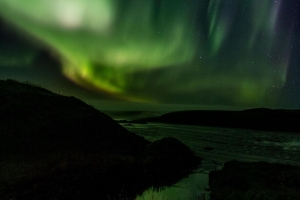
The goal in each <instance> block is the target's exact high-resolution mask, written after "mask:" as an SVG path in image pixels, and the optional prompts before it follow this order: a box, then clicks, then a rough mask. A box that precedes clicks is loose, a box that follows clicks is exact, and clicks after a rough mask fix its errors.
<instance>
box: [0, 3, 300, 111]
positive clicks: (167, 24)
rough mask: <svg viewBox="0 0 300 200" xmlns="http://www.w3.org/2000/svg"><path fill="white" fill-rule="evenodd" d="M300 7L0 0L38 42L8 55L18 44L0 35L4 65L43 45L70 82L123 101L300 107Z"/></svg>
mask: <svg viewBox="0 0 300 200" xmlns="http://www.w3.org/2000/svg"><path fill="white" fill-rule="evenodd" d="M299 6H300V2H299V0H289V1H284V0H275V1H274V0H264V1H261V0H198V1H197V0H196V1H195V0H185V1H179V0H142V1H137V0H128V1H123V0H89V1H86V0H26V1H24V0H0V16H1V17H2V19H3V21H5V22H6V23H7V24H9V25H10V26H12V27H13V28H14V29H12V30H13V31H15V32H17V33H18V34H19V35H25V39H24V40H26V43H32V45H33V47H32V49H30V48H26V49H28V50H27V51H25V52H24V49H22V48H21V50H20V48H18V49H19V51H17V53H18V54H17V56H11V55H10V54H11V52H16V51H3V49H7V47H6V46H9V45H16V44H15V42H14V43H13V44H12V43H11V44H10V43H9V42H7V41H4V39H6V38H5V37H2V39H3V41H4V42H2V43H1V44H2V45H3V44H4V45H5V46H2V47H0V50H1V49H2V51H1V52H3V53H2V55H1V56H0V73H2V74H3V75H2V76H4V78H10V77H9V76H8V75H5V73H4V72H5V71H7V70H8V68H13V66H12V65H20V63H24V66H25V67H26V66H27V67H28V68H30V66H28V65H30V62H34V61H33V60H34V57H35V56H36V55H37V54H38V53H37V52H38V51H39V49H40V48H42V49H44V50H46V51H48V52H49V53H50V54H54V55H56V56H55V58H56V59H58V60H59V63H60V64H59V65H60V66H55V67H56V69H57V67H59V68H60V71H61V73H62V74H64V76H65V77H66V78H67V79H68V80H71V81H72V82H74V83H75V84H76V85H78V86H80V87H83V88H85V89H87V90H89V91H90V90H91V91H92V92H94V93H95V92H97V93H100V94H101V95H102V96H105V94H108V95H109V98H113V99H118V100H120V101H130V102H153V103H154V102H155V103H177V104H193V105H210V106H214V105H218V106H220V105H224V106H241V107H243V106H244V107H276V108H283V107H284V108H300V103H298V101H297V99H298V98H299V97H300V94H298V93H299V92H300V90H299V87H300V83H299V81H298V79H299V78H298V77H299V75H300V72H299V64H300V59H299V58H298V57H299V56H298V52H300V36H299V33H300V32H299V29H300V25H299V22H300V21H299V19H298V18H299V16H300V13H299V11H300V9H299ZM28 38H30V39H29V40H28ZM37 44H38V45H37ZM35 45H37V46H38V47H36V49H35V48H34V46H35ZM17 46H18V45H17ZM20 54H21V55H20ZM22 58H23V59H22ZM25 58H26V59H25ZM7 60H9V61H7ZM7 63H9V64H7ZM15 70H20V69H18V68H15ZM53 80H55V79H53ZM41 84H43V79H42V78H41ZM50 89H51V88H50Z"/></svg>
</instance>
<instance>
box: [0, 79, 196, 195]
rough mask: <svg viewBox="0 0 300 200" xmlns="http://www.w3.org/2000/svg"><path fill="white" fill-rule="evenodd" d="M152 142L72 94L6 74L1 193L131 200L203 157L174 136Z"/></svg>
mask: <svg viewBox="0 0 300 200" xmlns="http://www.w3.org/2000/svg"><path fill="white" fill-rule="evenodd" d="M150 144H151V143H150V142H149V141H147V140H145V139H144V138H142V137H140V136H137V135H136V134H134V133H131V132H129V131H127V130H126V129H125V128H123V127H122V126H120V125H119V124H117V123H116V122H115V121H114V120H112V119H111V118H110V117H108V116H107V115H105V114H103V113H101V112H100V111H98V110H96V109H94V108H93V107H92V106H89V105H87V104H85V103H84V102H82V101H80V100H78V99H76V98H74V97H66V96H61V95H58V94H55V93H52V92H50V91H48V90H46V89H43V88H41V87H38V86H35V85H32V84H28V83H27V84H24V83H19V82H17V81H13V80H6V81H3V80H2V81H1V80H0V148H1V149H0V150H1V151H0V199H116V198H118V199H119V198H122V199H125V198H126V199H132V198H133V197H135V195H136V194H138V193H140V192H142V191H143V190H144V189H146V188H147V187H149V186H152V185H154V186H159V185H166V184H171V183H174V182H175V181H178V180H179V179H180V178H182V177H183V176H185V175H187V173H189V172H190V171H191V170H192V169H193V168H195V167H197V165H198V164H199V163H200V159H199V158H198V157H196V156H194V154H193V153H192V152H191V151H188V150H186V148H184V147H182V144H181V143H180V142H179V141H177V140H176V139H174V138H166V139H164V140H163V142H156V143H153V144H154V145H150ZM148 146H149V147H150V149H151V151H150V150H148ZM156 148H157V151H159V150H160V149H165V148H166V149H170V151H174V152H176V153H173V154H171V155H172V156H171V157H170V155H169V154H165V155H161V156H160V157H159V159H155V157H154V156H155V155H154V154H153V152H154V151H155V149H156ZM172 149H173V150H172ZM182 149H184V151H182ZM181 151H182V152H181ZM178 152H180V153H178ZM177 154H178V155H180V156H179V157H178V156H177ZM164 156H166V157H168V166H175V167H173V168H172V169H170V168H167V169H166V167H165V168H163V166H162V165H163V164H164V163H161V162H160V160H164V158H163V157H164ZM149 161H151V162H149ZM178 163H180V164H179V165H177V164H178Z"/></svg>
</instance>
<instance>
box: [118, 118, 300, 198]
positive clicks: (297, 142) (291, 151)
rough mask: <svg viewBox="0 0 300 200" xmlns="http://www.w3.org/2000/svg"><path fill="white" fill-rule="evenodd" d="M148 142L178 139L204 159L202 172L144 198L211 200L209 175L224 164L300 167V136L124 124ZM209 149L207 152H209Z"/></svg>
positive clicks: (224, 129) (144, 195)
mask: <svg viewBox="0 0 300 200" xmlns="http://www.w3.org/2000/svg"><path fill="white" fill-rule="evenodd" d="M121 125H122V126H124V127H125V128H126V129H128V130H129V131H131V132H134V133H136V134H138V135H140V136H143V137H144V138H145V139H147V140H149V141H154V140H157V139H161V138H163V137H171V136H172V137H175V138H177V139H179V140H180V141H181V142H183V143H184V144H186V145H187V146H189V147H190V148H191V149H192V150H193V151H194V152H195V153H196V154H197V155H198V156H199V157H201V158H202V159H203V161H202V164H201V166H200V167H199V169H197V170H196V171H195V173H192V174H191V175H190V176H189V177H187V178H184V179H182V180H181V181H179V182H178V183H177V184H175V185H173V186H171V187H168V188H166V189H163V190H161V191H159V192H155V191H152V190H151V189H150V190H148V191H145V193H144V194H143V195H142V196H141V197H138V198H137V200H141V199H156V200H158V199H164V200H168V199H180V200H185V199H209V198H208V196H209V191H207V189H208V188H209V186H208V174H209V172H210V171H212V170H216V169H221V168H222V166H223V164H224V162H226V161H229V160H239V161H267V162H278V163H287V164H292V165H300V134H298V133H283V132H268V131H257V130H246V129H232V128H216V127H205V126H190V125H173V124H161V123H148V124H133V125H129V124H121ZM207 149H208V150H207Z"/></svg>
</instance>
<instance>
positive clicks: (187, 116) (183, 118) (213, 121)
mask: <svg viewBox="0 0 300 200" xmlns="http://www.w3.org/2000/svg"><path fill="white" fill-rule="evenodd" d="M133 122H161V123H169V124H186V125H199V126H213V127H228V128H241V129H254V130H263V131H282V132H300V111H299V110H283V109H268V108H255V109H249V110H244V111H220V110H188V111H177V112H170V113H167V114H163V115H161V116H159V117H152V118H144V119H139V120H134V121H133Z"/></svg>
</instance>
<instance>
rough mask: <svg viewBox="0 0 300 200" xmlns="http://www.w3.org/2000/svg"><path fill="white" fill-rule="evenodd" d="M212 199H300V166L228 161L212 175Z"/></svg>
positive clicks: (210, 181) (210, 183) (210, 179)
mask: <svg viewBox="0 0 300 200" xmlns="http://www.w3.org/2000/svg"><path fill="white" fill-rule="evenodd" d="M209 185H210V188H211V200H237V199H238V200H246V199H252V200H283V199H284V200H297V199H300V167H297V166H291V165H285V164H276V163H273V164H271V163H266V162H253V163H247V162H238V161H229V162H226V163H225V165H224V167H223V169H222V170H220V171H213V172H211V173H210V174H209Z"/></svg>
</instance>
